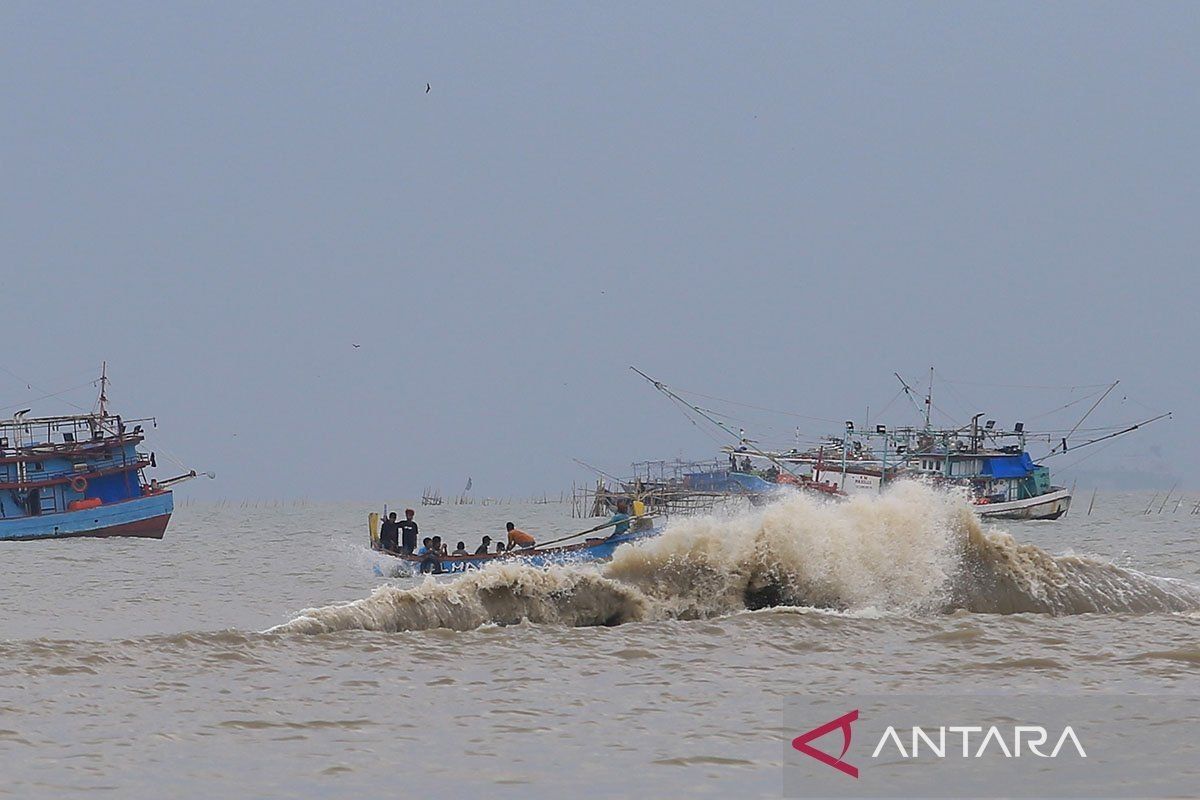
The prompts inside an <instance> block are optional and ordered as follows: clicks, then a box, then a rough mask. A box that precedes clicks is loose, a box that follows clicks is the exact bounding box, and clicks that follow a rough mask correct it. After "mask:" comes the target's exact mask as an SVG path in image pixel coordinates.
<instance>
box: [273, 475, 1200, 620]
mask: <svg viewBox="0 0 1200 800" xmlns="http://www.w3.org/2000/svg"><path fill="white" fill-rule="evenodd" d="M772 606H801V607H809V608H822V609H831V610H837V611H842V612H847V613H851V614H855V615H866V616H876V615H886V614H907V615H922V614H938V613H947V612H951V611H955V610H960V609H961V610H966V611H971V612H976V613H1001V614H1003V613H1019V612H1030V613H1050V614H1078V613H1088V612H1132V613H1143V612H1154V611H1190V610H1195V609H1198V608H1200V588H1197V587H1195V586H1192V585H1190V584H1187V583H1184V582H1182V581H1175V580H1169V579H1164V578H1156V577H1154V576H1150V575H1145V574H1143V573H1140V572H1138V571H1136V570H1132V569H1123V568H1121V567H1117V566H1115V565H1113V564H1111V563H1107V562H1104V561H1100V560H1096V559H1091V558H1087V557H1084V556H1078V555H1070V556H1058V557H1054V556H1051V555H1049V554H1047V553H1045V552H1044V551H1042V550H1040V549H1039V548H1037V547H1034V546H1033V545H1029V544H1021V543H1019V542H1017V541H1016V540H1014V539H1013V538H1012V537H1011V536H1009V535H1008V534H1005V533H1002V532H990V531H985V530H984V529H983V528H982V527H981V525H980V523H979V520H978V518H977V517H976V516H975V514H974V513H973V511H972V510H971V508H970V507H969V506H968V505H966V504H965V503H964V502H963V501H962V500H961V499H960V498H958V497H956V496H954V495H951V494H948V493H944V492H938V491H936V490H934V489H932V488H930V487H928V486H925V485H922V484H918V483H900V484H898V485H896V486H894V487H892V488H891V489H889V490H888V491H887V492H885V493H883V494H882V495H878V496H861V497H857V498H854V499H851V500H849V501H847V502H844V503H830V502H825V501H823V500H820V499H816V498H812V497H809V496H807V495H802V494H798V493H794V494H790V495H788V496H785V497H783V498H781V499H779V500H778V501H776V502H774V503H772V504H771V505H769V506H767V507H765V508H762V509H759V510H755V511H752V512H748V513H742V514H737V515H731V516H709V517H694V518H683V519H677V520H674V521H672V523H671V524H670V526H669V527H668V528H667V530H666V531H665V532H664V533H663V534H662V535H661V536H658V537H656V538H654V539H650V540H647V541H644V542H641V543H639V544H636V545H627V546H625V547H622V548H620V549H619V550H618V551H617V552H616V554H615V557H614V558H613V560H612V561H611V562H610V563H608V564H606V565H604V566H603V567H601V568H596V567H553V568H549V569H538V568H534V567H528V566H522V565H519V564H513V563H506V564H497V565H493V566H491V567H488V568H487V569H484V570H482V571H480V572H476V573H470V574H467V575H465V576H463V577H461V578H458V579H457V580H454V581H451V582H437V581H434V580H432V579H430V580H427V581H426V582H425V583H423V584H422V585H420V586H418V587H416V588H412V589H398V588H395V587H383V588H380V589H378V590H376V591H375V593H374V594H372V595H371V596H370V597H367V598H365V599H362V600H357V601H354V602H351V603H347V604H344V605H335V606H327V607H325V608H317V609H308V610H306V611H304V612H302V613H301V614H300V615H299V616H298V617H297V618H296V619H294V620H292V621H290V622H288V623H285V624H283V625H280V626H278V627H276V628H273V629H272V632H309V633H321V632H329V631H338V630H348V629H349V630H352V629H368V630H380V631H399V630H422V629H427V628H436V627H446V628H452V629H456V630H467V629H471V628H476V627H479V626H481V625H484V624H489V623H494V624H513V623H516V622H519V621H521V620H523V619H528V620H529V621H531V622H537V623H550V624H558V625H569V626H586V625H617V624H621V623H624V622H629V621H634V620H641V619H666V618H674V619H701V618H708V617H714V616H720V615H726V614H732V613H737V612H741V611H745V610H747V609H759V608H766V607H772Z"/></svg>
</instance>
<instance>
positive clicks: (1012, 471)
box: [985, 453, 1034, 478]
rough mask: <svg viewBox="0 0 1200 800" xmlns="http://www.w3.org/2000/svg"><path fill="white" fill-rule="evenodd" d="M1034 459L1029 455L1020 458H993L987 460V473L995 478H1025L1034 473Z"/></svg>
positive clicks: (1024, 454)
mask: <svg viewBox="0 0 1200 800" xmlns="http://www.w3.org/2000/svg"><path fill="white" fill-rule="evenodd" d="M1033 466H1034V464H1033V459H1032V458H1030V457H1029V453H1021V455H1019V456H993V457H991V458H989V459H988V460H987V466H986V467H985V472H986V473H987V474H990V475H991V476H992V477H993V478H1024V477H1025V476H1026V475H1028V474H1029V473H1030V472H1033Z"/></svg>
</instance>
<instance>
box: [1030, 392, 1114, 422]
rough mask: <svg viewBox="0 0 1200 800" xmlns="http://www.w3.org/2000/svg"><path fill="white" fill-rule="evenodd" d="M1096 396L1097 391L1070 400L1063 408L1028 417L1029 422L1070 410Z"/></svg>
mask: <svg viewBox="0 0 1200 800" xmlns="http://www.w3.org/2000/svg"><path fill="white" fill-rule="evenodd" d="M1098 394H1100V392H1099V391H1095V392H1092V393H1090V394H1085V395H1084V396H1083V397H1079V398H1076V399H1075V400H1072V401H1071V402H1069V403H1067V404H1066V405H1064V406H1059V407H1058V408H1052V409H1050V410H1049V411H1047V412H1046V413H1044V414H1038V415H1037V416H1036V417H1030V418H1029V419H1031V420H1035V419H1042V418H1043V417H1048V416H1050V415H1051V414H1057V413H1058V412H1059V411H1065V410H1066V409H1068V408H1070V407H1071V406H1073V405H1077V404H1079V403H1082V402H1083V401H1085V400H1090V399H1092V398H1093V397H1095V396H1096V395H1098Z"/></svg>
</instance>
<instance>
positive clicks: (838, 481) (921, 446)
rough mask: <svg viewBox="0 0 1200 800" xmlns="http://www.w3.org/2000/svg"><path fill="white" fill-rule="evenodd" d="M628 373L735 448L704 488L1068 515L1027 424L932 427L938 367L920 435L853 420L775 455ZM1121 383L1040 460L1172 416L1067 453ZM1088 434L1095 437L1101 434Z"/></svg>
mask: <svg viewBox="0 0 1200 800" xmlns="http://www.w3.org/2000/svg"><path fill="white" fill-rule="evenodd" d="M631 369H633V371H634V372H636V373H638V374H639V375H640V376H642V377H643V378H645V379H646V380H647V381H649V382H650V383H651V384H653V385H654V388H656V389H658V390H659V391H660V392H662V393H663V394H665V395H667V396H668V397H670V398H672V399H673V400H675V401H676V404H677V405H678V406H679V408H681V409H682V410H684V413H685V415H687V416H688V417H689V418H691V416H692V415H693V414H694V415H696V416H698V417H700V418H702V419H704V420H707V421H708V422H709V423H711V424H712V425H714V426H715V427H717V428H719V429H721V430H723V431H725V432H726V433H727V434H730V435H731V436H733V437H735V438H736V439H737V440H738V442H739V444H738V445H737V446H729V447H725V448H723V452H724V453H725V455H726V457H727V458H728V459H729V469H728V470H722V471H716V472H712V473H709V474H706V475H703V476H700V475H693V476H689V477H690V479H691V481H690V482H691V484H692V485H703V486H705V487H706V488H710V489H712V490H715V491H718V492H723V493H726V494H731V495H732V494H740V495H749V496H750V497H751V498H752V499H754V498H757V497H764V496H767V495H769V494H770V493H772V492H773V491H774V490H775V488H776V486H775V484H779V483H788V484H792V485H794V486H799V487H801V488H805V489H810V490H815V491H817V492H820V493H823V494H825V495H827V496H830V497H835V498H842V497H845V496H849V495H853V494H856V493H863V492H867V493H878V492H880V491H881V490H882V489H883V487H884V486H885V485H886V484H888V483H890V482H892V481H895V480H898V479H904V478H919V479H922V480H928V481H930V482H932V483H935V484H938V485H943V486H950V487H956V488H958V489H960V490H962V491H964V492H965V493H966V495H967V497H968V498H969V499H970V501H971V502H972V503H973V504H974V505H975V508H976V510H977V511H978V513H979V515H980V516H981V517H994V518H1001V519H1039V520H1040V519H1048V520H1053V519H1058V518H1059V517H1061V516H1062V515H1064V514H1066V513H1067V510H1068V509H1070V507H1071V491H1070V490H1069V489H1066V488H1064V487H1062V486H1054V485H1052V484H1051V481H1050V470H1049V468H1048V467H1046V466H1045V465H1043V464H1038V463H1035V462H1034V460H1033V458H1032V457H1030V455H1029V453H1028V452H1027V449H1026V445H1027V437H1028V436H1029V433H1028V432H1027V431H1026V430H1025V425H1024V423H1021V422H1017V423H1015V424H1014V425H1013V428H1012V430H1003V429H999V428H996V421H995V420H987V421H985V422H984V423H983V424H980V417H983V416H984V415H983V414H982V413H981V414H976V415H975V416H973V417H972V418H971V422H970V424H969V425H964V426H961V427H957V428H944V429H936V428H934V427H933V426H932V425H931V424H930V410H931V409H932V408H933V370H932V369H930V377H929V390H928V392H927V393H926V395H925V398H924V399H925V403H924V417H925V424H924V426H923V427H900V428H889V427H888V426H886V425H879V424H877V425H875V426H874V429H873V430H871V429H868V430H855V425H854V422H853V421H847V422H846V430H845V434H843V435H841V436H836V437H828V438H827V439H826V440H825V442H824V443H823V444H821V445H818V446H817V447H813V448H809V449H807V450H799V449H792V450H788V451H773V452H772V451H767V450H763V449H761V448H759V447H758V446H756V445H755V444H753V442H752V440H749V439H747V438H746V436H745V431H738V432H737V433H734V432H733V431H732V430H731V429H730V428H729V426H727V425H726V424H725V423H724V422H722V421H721V420H720V419H717V418H716V417H714V416H713V415H712V414H711V413H709V412H707V411H705V410H704V409H703V408H701V407H700V406H696V405H692V404H690V403H688V402H687V400H685V399H684V398H683V397H680V396H679V395H678V394H676V393H675V392H674V391H672V390H671V389H669V388H667V387H666V386H665V385H664V384H663V383H662V382H661V381H657V380H655V379H654V378H651V377H650V376H649V375H647V374H646V373H644V372H642V371H641V370H639V369H637V368H636V367H632V368H631ZM896 378H897V379H898V380H899V381H900V383H901V386H902V390H903V391H904V392H906V393H907V394H908V395H909V397H910V398H914V397H915V393H914V391H913V389H912V387H911V386H909V385H908V383H907V382H906V381H905V380H904V379H903V378H901V377H900V375H899V374H898V373H897V374H896ZM1117 383H1118V382H1116V381H1114V382H1113V383H1112V384H1110V385H1109V386H1108V388H1107V389H1105V390H1104V391H1103V392H1102V393H1101V392H1097V394H1099V395H1100V397H1099V399H1098V400H1096V401H1095V402H1094V403H1093V404H1092V405H1091V407H1090V408H1089V409H1088V411H1087V413H1085V414H1084V415H1083V417H1082V418H1081V419H1080V420H1079V422H1077V423H1076V424H1075V426H1074V427H1072V428H1071V429H1070V432H1068V433H1067V435H1066V436H1063V437H1061V440H1060V443H1059V444H1058V445H1055V446H1054V447H1053V449H1051V450H1050V452H1049V453H1047V454H1046V455H1045V456H1044V457H1043V458H1042V459H1041V460H1043V461H1044V460H1046V459H1048V458H1050V457H1052V456H1055V455H1059V454H1061V453H1065V452H1067V450H1068V449H1070V450H1072V451H1077V450H1080V449H1082V448H1084V447H1088V446H1090V445H1094V444H1097V443H1098V442H1103V441H1109V440H1111V439H1114V438H1116V437H1118V436H1123V435H1125V434H1127V433H1131V432H1132V431H1135V430H1138V429H1139V428H1142V427H1144V426H1146V425H1149V424H1151V423H1153V422H1157V421H1158V420H1160V419H1165V418H1167V417H1170V416H1171V414H1170V412H1167V413H1164V414H1158V415H1156V416H1154V417H1151V418H1150V419H1146V420H1142V421H1141V422H1137V423H1134V424H1131V425H1126V426H1123V427H1122V426H1116V427H1114V428H1109V429H1099V430H1101V431H1103V434H1102V435H1094V436H1093V437H1092V438H1090V439H1087V440H1086V441H1083V442H1074V443H1071V444H1070V445H1068V439H1070V438H1071V436H1072V435H1073V434H1074V433H1075V432H1076V431H1079V430H1080V426H1081V425H1082V424H1083V422H1084V421H1085V420H1086V419H1087V418H1088V416H1089V415H1090V414H1091V413H1092V412H1093V411H1094V410H1095V409H1096V407H1097V406H1099V405H1100V403H1101V402H1103V401H1104V398H1106V397H1107V396H1108V395H1109V393H1110V392H1112V390H1113V389H1115V388H1116V386H1117ZM897 396H899V395H897ZM913 402H914V403H915V402H916V401H915V399H914V401H913ZM693 422H695V420H693ZM1088 433H1095V430H1093V431H1088ZM760 460H761V461H760ZM755 462H760V463H755ZM701 479H703V481H701Z"/></svg>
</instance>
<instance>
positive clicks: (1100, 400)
mask: <svg viewBox="0 0 1200 800" xmlns="http://www.w3.org/2000/svg"><path fill="white" fill-rule="evenodd" d="M1118 383H1120V381H1113V382H1112V384H1111V385H1110V386H1109V387H1108V388H1107V389H1105V390H1104V394H1102V395H1100V399H1099V400H1097V401H1096V402H1094V403H1092V407H1091V408H1089V409H1088V410H1087V413H1086V414H1084V415H1083V416H1082V417H1080V418H1079V422H1076V423H1075V427H1074V428H1071V430H1070V432H1069V433H1068V434H1067V435H1066V436H1064V437H1062V442H1061V443H1060V444H1056V445H1054V449H1053V450H1051V451H1050V452H1049V453H1048V454H1047V455H1046V458H1049V457H1050V456H1052V455H1054V454H1055V452H1056V451H1057V450H1058V448H1059V447H1060V446H1061V447H1062V452H1064V453H1065V452H1067V439H1070V438H1071V436H1072V435H1074V433H1075V431H1077V430H1079V426H1080V425H1082V424H1083V421H1084V420H1086V419H1087V418H1088V417H1090V416H1091V415H1092V412H1093V411H1095V410H1096V407H1097V406H1099V405H1100V404H1101V403H1103V402H1104V398H1106V397H1108V394H1109V392H1111V391H1112V390H1113V389H1115V388H1117V384H1118ZM1163 416H1166V414H1164V415H1163ZM1156 419H1162V417H1157V418H1156ZM1153 421H1154V420H1151V421H1150V422H1153ZM1141 424H1143V425H1149V424H1150V423H1149V422H1145V423H1141ZM1136 428H1137V425H1134V426H1133V428H1130V429H1129V430H1134V429H1136ZM1128 432H1129V431H1121V433H1128ZM1105 438H1109V437H1105ZM1085 444H1091V442H1086V443H1085ZM1079 447H1083V445H1082V444H1081V445H1077V447H1076V449H1078V448H1079Z"/></svg>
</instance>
